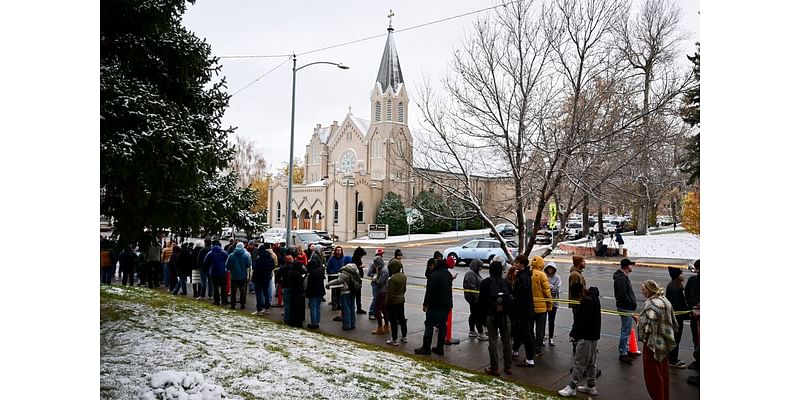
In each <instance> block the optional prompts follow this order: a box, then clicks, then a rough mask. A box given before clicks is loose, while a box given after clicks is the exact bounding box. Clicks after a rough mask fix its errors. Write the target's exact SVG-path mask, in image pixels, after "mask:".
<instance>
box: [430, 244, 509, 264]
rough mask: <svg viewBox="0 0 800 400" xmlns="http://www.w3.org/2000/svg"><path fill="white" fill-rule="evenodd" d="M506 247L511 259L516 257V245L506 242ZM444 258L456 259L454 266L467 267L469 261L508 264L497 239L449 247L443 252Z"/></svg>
mask: <svg viewBox="0 0 800 400" xmlns="http://www.w3.org/2000/svg"><path fill="white" fill-rule="evenodd" d="M506 245H507V246H508V248H509V251H510V252H511V256H512V257H516V256H517V254H518V252H519V249H518V247H519V246H517V243H516V242H514V241H513V240H506ZM444 255H445V256H446V257H450V256H451V255H452V256H453V257H455V258H456V265H458V264H460V263H462V262H463V263H464V264H466V265H469V263H470V261H472V260H474V259H479V260H481V261H483V262H485V263H491V262H492V261H494V260H498V261H503V262H504V263H505V262H508V259H507V258H506V254H505V253H504V252H503V249H502V248H501V247H500V241H498V240H497V239H492V238H488V239H474V240H470V241H469V242H467V243H464V244H463V245H461V246H456V247H450V248H448V249H446V250H445V251H444Z"/></svg>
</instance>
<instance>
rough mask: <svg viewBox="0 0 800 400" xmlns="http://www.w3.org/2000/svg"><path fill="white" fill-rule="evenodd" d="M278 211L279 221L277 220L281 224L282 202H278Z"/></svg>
mask: <svg viewBox="0 0 800 400" xmlns="http://www.w3.org/2000/svg"><path fill="white" fill-rule="evenodd" d="M277 209H278V219H277V221H278V222H281V202H280V201H279V202H278V207H277Z"/></svg>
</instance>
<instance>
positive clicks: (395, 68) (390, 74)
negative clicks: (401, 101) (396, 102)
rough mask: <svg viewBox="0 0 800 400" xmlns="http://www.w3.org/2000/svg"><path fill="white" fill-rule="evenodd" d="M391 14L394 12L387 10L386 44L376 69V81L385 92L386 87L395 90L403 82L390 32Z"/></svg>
mask: <svg viewBox="0 0 800 400" xmlns="http://www.w3.org/2000/svg"><path fill="white" fill-rule="evenodd" d="M392 16H394V13H393V12H392V11H391V10H389V16H388V17H389V28H388V29H387V31H389V33H388V35H387V36H386V46H384V48H383V58H382V59H381V65H380V68H379V69H378V78H377V79H376V81H377V82H378V83H380V84H381V91H383V92H386V89H387V88H388V87H389V86H391V87H392V90H394V91H397V87H398V86H399V85H400V84H401V83H403V71H401V70H400V58H399V57H397V48H396V47H395V45H394V37H393V36H392V32H394V28H392V19H391V18H392Z"/></svg>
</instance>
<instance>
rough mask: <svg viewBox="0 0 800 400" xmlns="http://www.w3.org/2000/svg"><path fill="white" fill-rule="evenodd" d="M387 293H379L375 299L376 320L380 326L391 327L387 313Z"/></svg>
mask: <svg viewBox="0 0 800 400" xmlns="http://www.w3.org/2000/svg"><path fill="white" fill-rule="evenodd" d="M386 295H387V293H386V292H383V293H378V295H377V296H376V297H375V299H374V300H375V314H374V315H375V320H376V321H378V326H383V325H389V315H388V313H387V312H386Z"/></svg>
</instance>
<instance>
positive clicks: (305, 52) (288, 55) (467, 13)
mask: <svg viewBox="0 0 800 400" xmlns="http://www.w3.org/2000/svg"><path fill="white" fill-rule="evenodd" d="M519 1H520V0H513V1H509V2H506V3H503V4H498V5H494V6H491V7H486V8H482V9H480V10H475V11H470V12H466V13H463V14H459V15H453V16H450V17H447V18H442V19H437V20H435V21H431V22H425V23H423V24H419V25H414V26H411V27H408V28H404V29H399V30H397V31H396V33H401V32H407V31H410V30H413V29H417V28H422V27H426V26H430V25H435V24H438V23H442V22H445V21H450V20H453V19H456V18H461V17H466V16H468V15H473V14H478V13H482V12H484V11H488V10H492V9H495V8H497V7H505V6H507V5H509V4H513V3H518V2H519ZM384 36H386V34H385V33H381V34H380V35H373V36H370V37H365V38H362V39H356V40H351V41H349V42H345V43H339V44H335V45H331V46H327V47H321V48H319V49H314V50H309V51H304V52H302V53H297V55H298V56H303V55H307V54H311V53H318V52H320V51H325V50H330V49H335V48H337V47H343V46H348V45H351V44H355V43H360V42H364V41H367V40H372V39H376V38H379V37H384ZM291 56H292V55H291V54H270V55H235V56H220V57H219V58H221V59H222V58H225V59H248V58H280V57H287V58H286V60H285V61H284V62H282V63H280V64H278V65H277V66H275V67H274V68H272V69H271V70H269V71H267V72H265V73H264V74H263V75H261V76H259V77H258V78H256V79H255V80H254V81H252V82H250V83H248V84H247V85H245V86H244V87H242V88H241V89H239V90H237V91H236V92H234V93H233V94H232V95H231V97H233V96H236V95H237V94H238V93H240V92H241V91H243V90H245V89H247V88H248V87H250V86H252V85H253V84H254V83H256V82H258V81H259V80H261V78H263V77H265V76H267V75H269V74H270V73H271V72H272V71H275V70H276V69H278V67H280V66H281V65H283V64H286V63H287V62H288V61H289V59H290V57H291Z"/></svg>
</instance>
